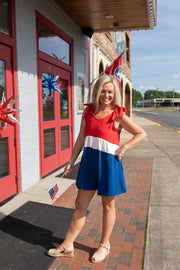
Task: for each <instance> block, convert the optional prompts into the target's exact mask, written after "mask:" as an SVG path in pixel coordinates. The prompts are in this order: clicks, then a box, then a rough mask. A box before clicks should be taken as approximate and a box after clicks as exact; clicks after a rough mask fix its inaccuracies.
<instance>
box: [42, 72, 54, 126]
mask: <svg viewBox="0 0 180 270" xmlns="http://www.w3.org/2000/svg"><path fill="white" fill-rule="evenodd" d="M44 77H45V78H47V77H48V74H47V73H44V72H43V73H42V83H44V82H45V78H44ZM45 89H46V87H44V86H42V91H45ZM42 98H43V121H51V120H54V96H53V95H52V96H50V94H49V91H46V92H45V93H44V94H42Z"/></svg>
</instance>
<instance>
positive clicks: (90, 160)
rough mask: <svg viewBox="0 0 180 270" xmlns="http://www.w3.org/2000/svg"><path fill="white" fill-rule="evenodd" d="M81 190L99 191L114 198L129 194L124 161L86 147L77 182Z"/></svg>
mask: <svg viewBox="0 0 180 270" xmlns="http://www.w3.org/2000/svg"><path fill="white" fill-rule="evenodd" d="M76 185H77V188H78V189H80V190H97V194H98V195H100V196H109V197H113V196H116V195H119V194H122V193H125V192H127V189H126V183H125V178H124V172H123V166H122V160H120V161H119V160H118V159H117V157H116V156H115V155H113V154H108V153H105V152H103V151H99V150H96V149H92V148H90V147H85V148H84V151H83V156H82V159H81V164H80V167H79V172H78V176H77V181H76Z"/></svg>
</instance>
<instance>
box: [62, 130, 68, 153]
mask: <svg viewBox="0 0 180 270" xmlns="http://www.w3.org/2000/svg"><path fill="white" fill-rule="evenodd" d="M69 146H70V145H69V126H62V127H61V151H64V150H66V149H68V148H69Z"/></svg>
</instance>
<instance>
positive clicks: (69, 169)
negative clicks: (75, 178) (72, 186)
mask: <svg viewBox="0 0 180 270" xmlns="http://www.w3.org/2000/svg"><path fill="white" fill-rule="evenodd" d="M73 167H74V164H71V163H70V162H69V163H68V164H67V165H66V167H65V168H64V175H67V174H69V173H71V172H72V169H73Z"/></svg>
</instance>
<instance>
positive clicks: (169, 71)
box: [131, 0, 180, 94]
mask: <svg viewBox="0 0 180 270" xmlns="http://www.w3.org/2000/svg"><path fill="white" fill-rule="evenodd" d="M131 34H132V37H131V79H132V87H133V88H134V89H136V90H138V91H140V92H141V93H142V94H143V93H144V92H145V91H146V90H150V89H157V88H158V90H159V91H172V90H173V89H174V91H175V92H178V93H180V0H157V25H156V26H155V27H154V29H153V30H139V31H132V32H131Z"/></svg>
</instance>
